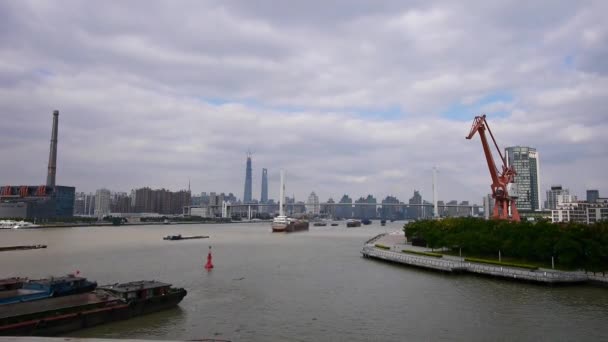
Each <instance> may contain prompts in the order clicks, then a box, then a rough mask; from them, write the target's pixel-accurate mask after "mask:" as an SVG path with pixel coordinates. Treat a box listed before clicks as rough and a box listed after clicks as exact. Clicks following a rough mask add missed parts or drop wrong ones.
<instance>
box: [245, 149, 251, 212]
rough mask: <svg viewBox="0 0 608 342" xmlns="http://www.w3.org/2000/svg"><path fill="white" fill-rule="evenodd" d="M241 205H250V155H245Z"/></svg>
mask: <svg viewBox="0 0 608 342" xmlns="http://www.w3.org/2000/svg"><path fill="white" fill-rule="evenodd" d="M243 203H251V153H249V154H247V167H246V169H245V192H244V194H243Z"/></svg>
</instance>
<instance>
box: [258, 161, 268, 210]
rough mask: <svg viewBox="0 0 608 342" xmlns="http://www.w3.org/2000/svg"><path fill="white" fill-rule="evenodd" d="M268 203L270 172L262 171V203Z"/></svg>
mask: <svg viewBox="0 0 608 342" xmlns="http://www.w3.org/2000/svg"><path fill="white" fill-rule="evenodd" d="M266 202H268V170H266V169H262V194H261V195H260V203H266Z"/></svg>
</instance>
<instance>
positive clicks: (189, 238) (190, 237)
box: [163, 234, 209, 241]
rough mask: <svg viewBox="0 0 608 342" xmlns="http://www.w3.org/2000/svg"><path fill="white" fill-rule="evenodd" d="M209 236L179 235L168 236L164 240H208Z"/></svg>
mask: <svg viewBox="0 0 608 342" xmlns="http://www.w3.org/2000/svg"><path fill="white" fill-rule="evenodd" d="M207 238H209V236H206V235H194V236H182V234H178V235H167V236H165V237H164V238H163V240H169V241H175V240H192V239H207Z"/></svg>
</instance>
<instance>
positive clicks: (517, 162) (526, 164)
mask: <svg viewBox="0 0 608 342" xmlns="http://www.w3.org/2000/svg"><path fill="white" fill-rule="evenodd" d="M505 154H506V159H507V165H508V166H512V167H513V169H515V172H517V175H515V183H516V184H517V188H518V196H519V197H518V198H517V201H516V204H517V209H519V210H541V209H542V207H541V203H542V202H541V200H540V194H541V192H540V161H539V156H538V152H537V151H536V149H535V148H532V147H527V146H512V147H507V148H506V149H505Z"/></svg>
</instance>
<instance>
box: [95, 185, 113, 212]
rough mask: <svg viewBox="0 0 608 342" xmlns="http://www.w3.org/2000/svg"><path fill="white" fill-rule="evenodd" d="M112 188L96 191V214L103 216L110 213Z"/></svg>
mask: <svg viewBox="0 0 608 342" xmlns="http://www.w3.org/2000/svg"><path fill="white" fill-rule="evenodd" d="M110 196H111V194H110V190H108V189H99V190H97V191H96V192H95V216H97V217H103V216H106V215H108V214H110Z"/></svg>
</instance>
